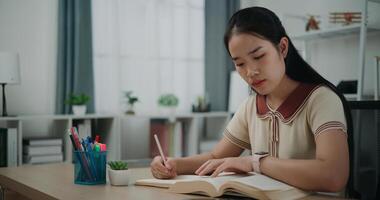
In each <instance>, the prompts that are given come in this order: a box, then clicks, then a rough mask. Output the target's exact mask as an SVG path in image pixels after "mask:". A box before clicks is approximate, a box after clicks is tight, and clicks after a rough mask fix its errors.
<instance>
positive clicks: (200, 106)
mask: <svg viewBox="0 0 380 200" xmlns="http://www.w3.org/2000/svg"><path fill="white" fill-rule="evenodd" d="M210 107H211V105H210V103H209V101H208V98H207V95H206V97H204V96H198V97H197V100H196V103H195V104H193V105H192V111H193V112H210Z"/></svg>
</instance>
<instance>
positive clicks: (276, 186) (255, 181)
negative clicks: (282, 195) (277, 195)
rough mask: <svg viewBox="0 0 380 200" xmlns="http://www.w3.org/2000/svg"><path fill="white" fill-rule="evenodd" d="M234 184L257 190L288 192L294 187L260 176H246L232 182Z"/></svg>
mask: <svg viewBox="0 0 380 200" xmlns="http://www.w3.org/2000/svg"><path fill="white" fill-rule="evenodd" d="M233 181H234V182H239V183H242V184H245V185H248V186H251V187H254V188H257V189H259V190H265V191H271V190H289V189H292V188H294V187H292V186H290V185H288V184H286V183H283V182H280V181H278V180H275V179H272V178H269V177H268V176H264V175H261V174H255V175H253V176H248V177H244V178H240V179H235V180H233Z"/></svg>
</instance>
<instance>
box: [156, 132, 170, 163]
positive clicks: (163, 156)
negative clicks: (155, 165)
mask: <svg viewBox="0 0 380 200" xmlns="http://www.w3.org/2000/svg"><path fill="white" fill-rule="evenodd" d="M154 139H155V140H156V144H157V148H158V151H159V152H160V155H161V159H162V160H163V161H164V166H166V161H167V160H166V157H165V155H164V152H163V151H162V148H161V144H160V141H159V140H158V137H157V134H154Z"/></svg>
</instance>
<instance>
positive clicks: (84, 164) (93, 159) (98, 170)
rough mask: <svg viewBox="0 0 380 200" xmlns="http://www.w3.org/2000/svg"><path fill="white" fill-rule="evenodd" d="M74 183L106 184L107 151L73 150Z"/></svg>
mask: <svg viewBox="0 0 380 200" xmlns="http://www.w3.org/2000/svg"><path fill="white" fill-rule="evenodd" d="M74 155H75V164H74V165H75V168H74V183H75V184H81V185H98V184H106V164H107V151H102V152H95V151H94V152H86V151H74Z"/></svg>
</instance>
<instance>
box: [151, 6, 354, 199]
mask: <svg viewBox="0 0 380 200" xmlns="http://www.w3.org/2000/svg"><path fill="white" fill-rule="evenodd" d="M224 42H225V46H226V48H227V50H228V52H229V53H230V56H231V58H232V60H233V62H234V64H235V68H236V70H237V71H238V73H239V74H240V76H241V77H242V78H243V79H244V80H245V81H246V82H247V83H248V85H249V86H250V87H251V88H252V89H253V90H254V91H255V92H256V95H253V96H251V97H249V98H248V99H247V100H246V101H245V102H243V104H242V105H241V106H240V108H239V109H238V111H237V112H236V113H235V115H234V116H233V118H232V120H231V121H230V122H229V124H228V125H227V127H226V130H225V132H224V137H223V138H222V139H221V141H220V142H219V143H218V144H217V145H216V147H215V148H214V149H213V150H212V152H209V153H205V154H201V155H195V156H190V157H185V158H170V159H168V160H167V161H166V162H165V163H163V161H162V159H161V158H160V157H159V156H157V157H155V158H154V159H153V161H152V163H151V171H152V174H153V175H154V176H155V177H156V178H173V177H175V176H176V175H177V174H194V173H195V174H198V175H205V174H211V175H212V176H216V175H218V174H219V173H221V172H223V171H233V172H238V173H245V172H250V171H255V172H258V173H263V174H265V175H267V176H270V177H273V178H275V179H278V180H281V181H283V182H286V183H288V184H290V185H293V186H295V187H298V188H301V189H305V190H311V191H325V192H339V191H342V190H343V189H344V188H345V186H346V184H347V182H348V179H349V171H350V170H349V148H348V142H347V140H348V139H350V138H352V125H351V124H352V122H351V116H350V111H349V109H348V107H347V103H346V101H345V99H344V97H343V96H342V95H341V94H339V93H338V92H337V91H336V88H335V87H334V85H332V84H331V83H330V82H328V81H327V80H326V79H324V78H323V77H321V76H320V75H319V74H318V73H317V72H316V71H315V70H313V69H312V68H311V67H310V66H309V65H308V64H307V63H306V62H305V61H304V60H303V59H302V58H301V57H300V55H299V54H298V52H297V50H296V49H295V47H294V46H293V44H292V42H291V41H290V39H289V37H288V36H287V34H286V32H285V29H284V27H283V26H282V24H281V22H280V20H279V19H278V17H277V16H276V15H275V14H274V13H273V12H271V11H270V10H268V9H265V8H262V7H251V8H246V9H242V10H240V11H238V12H236V13H235V14H234V15H233V16H232V18H231V19H230V21H229V24H228V27H227V29H226V33H225V37H224ZM244 149H250V150H251V151H252V156H245V157H242V156H240V154H241V153H242V151H243V150H244ZM239 156H240V157H239ZM349 189H352V188H349Z"/></svg>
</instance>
